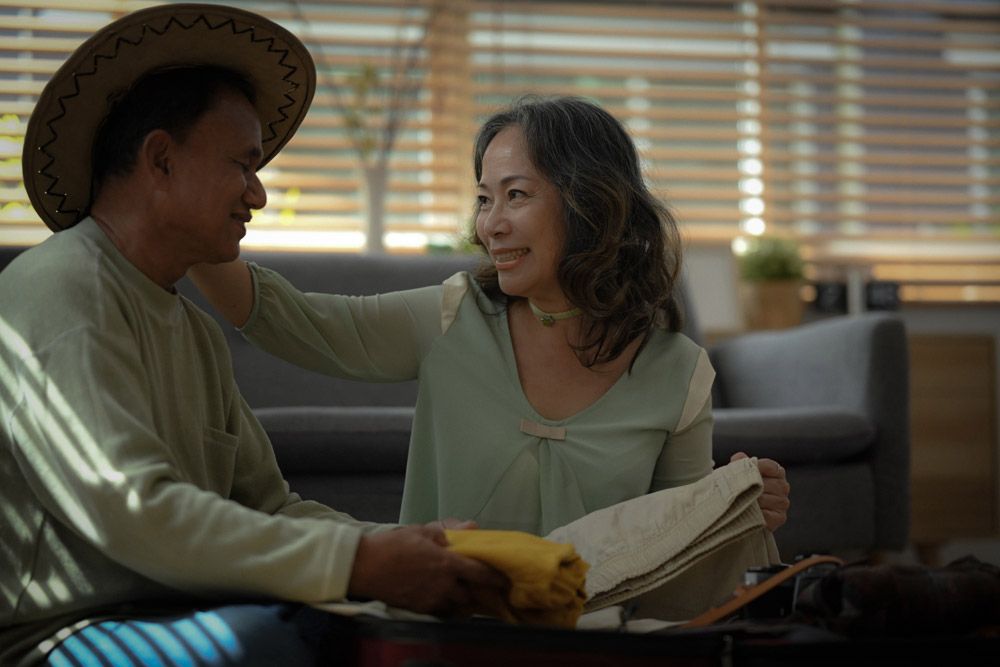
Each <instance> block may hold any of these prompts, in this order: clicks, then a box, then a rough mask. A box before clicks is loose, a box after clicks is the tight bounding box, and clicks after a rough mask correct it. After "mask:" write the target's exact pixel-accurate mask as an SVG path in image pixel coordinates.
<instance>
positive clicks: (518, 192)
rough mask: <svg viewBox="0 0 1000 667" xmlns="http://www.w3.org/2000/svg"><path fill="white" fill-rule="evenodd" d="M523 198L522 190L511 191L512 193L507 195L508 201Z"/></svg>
mask: <svg viewBox="0 0 1000 667" xmlns="http://www.w3.org/2000/svg"><path fill="white" fill-rule="evenodd" d="M523 196H524V192H522V191H521V190H511V191H510V192H508V193H507V199H510V200H514V199H520V198H521V197H523Z"/></svg>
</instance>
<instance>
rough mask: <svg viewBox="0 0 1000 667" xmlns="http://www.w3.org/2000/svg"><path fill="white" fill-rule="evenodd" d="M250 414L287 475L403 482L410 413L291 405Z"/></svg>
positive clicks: (400, 409) (410, 410)
mask: <svg viewBox="0 0 1000 667" xmlns="http://www.w3.org/2000/svg"><path fill="white" fill-rule="evenodd" d="M254 414H256V415H257V418H258V419H260V423H261V425H262V426H263V427H264V430H265V431H267V434H268V436H269V437H270V438H271V443H272V444H273V445H274V453H275V456H277V458H278V465H279V466H281V469H282V471H283V472H284V473H285V474H286V475H294V474H297V473H308V474H312V475H318V474H324V473H325V474H329V475H331V476H332V478H335V477H337V476H340V475H348V474H356V473H379V474H386V473H390V474H398V475H400V477H402V475H403V474H404V473H405V471H406V456H407V450H408V448H409V443H410V427H411V424H412V422H413V408H406V407H309V406H302V407H299V406H296V407H277V408H274V407H272V408H258V409H256V410H254ZM331 481H332V480H331Z"/></svg>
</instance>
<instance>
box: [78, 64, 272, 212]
mask: <svg viewBox="0 0 1000 667" xmlns="http://www.w3.org/2000/svg"><path fill="white" fill-rule="evenodd" d="M226 91H232V92H235V93H239V94H241V95H243V96H244V97H246V98H247V100H248V101H249V102H250V103H251V104H253V103H255V102H256V98H257V93H256V91H255V90H254V87H253V84H251V83H250V81H249V80H248V79H247V78H246V77H244V76H243V75H242V74H240V73H239V72H236V71H235V70H231V69H228V68H225V67H217V66H214V65H192V66H184V67H169V68H163V69H158V70H153V71H152V72H148V73H146V74H144V75H143V76H142V77H140V78H139V79H138V80H137V81H136V82H135V83H133V84H132V85H131V86H129V87H128V88H127V89H125V90H123V91H121V92H120V93H118V95H117V96H116V97H115V98H114V99H112V100H111V101H110V110H109V111H108V114H107V116H105V117H104V120H103V121H102V122H101V126H100V127H99V128H98V130H97V136H96V137H95V138H94V146H93V151H92V153H91V160H92V165H93V167H92V174H93V182H92V186H91V187H92V190H93V192H92V194H93V197H92V198H91V201H93V200H94V198H96V196H97V194H98V193H99V192H100V189H101V186H102V185H104V183H106V182H107V180H108V178H110V177H112V176H121V175H124V174H128V173H129V172H131V171H132V169H133V167H135V161H136V157H137V156H138V153H139V148H140V146H141V145H142V142H143V140H144V139H145V138H146V135H148V134H149V133H150V132H152V131H153V130H165V131H166V132H168V133H169V134H170V135H171V136H172V137H174V139H176V140H177V141H179V142H183V141H184V140H185V139H186V138H187V133H188V132H189V131H190V129H191V128H192V127H193V126H194V125H195V123H197V122H198V119H200V118H201V116H202V115H203V114H204V113H205V112H206V111H208V110H209V109H211V107H212V105H213V104H214V103H215V101H216V100H217V99H218V97H219V95H220V94H222V93H223V92H226Z"/></svg>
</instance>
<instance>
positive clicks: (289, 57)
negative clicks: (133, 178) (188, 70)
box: [22, 4, 316, 232]
mask: <svg viewBox="0 0 1000 667" xmlns="http://www.w3.org/2000/svg"><path fill="white" fill-rule="evenodd" d="M197 64H206V65H214V66H218V67H227V68H230V69H233V70H236V71H238V72H240V73H241V74H243V75H244V76H246V77H247V78H248V79H249V80H250V82H251V83H252V84H253V85H254V88H255V89H256V92H257V103H256V109H257V115H258V116H259V117H260V123H261V132H262V143H263V149H264V156H263V160H262V161H261V163H260V164H261V166H264V165H265V164H267V162H268V161H269V160H270V159H271V158H273V157H274V156H275V155H276V154H277V153H278V151H279V150H281V148H282V146H284V145H285V143H287V142H288V140H289V139H290V138H291V137H292V135H293V134H295V130H296V129H297V128H298V127H299V124H300V123H301V122H302V119H303V118H304V117H305V115H306V111H307V110H308V109H309V104H310V103H311V102H312V97H313V92H314V91H315V88H316V69H315V65H314V64H313V61H312V57H311V56H310V55H309V52H308V51H307V50H306V48H305V46H304V45H303V44H302V42H300V41H299V39H298V38H297V37H296V36H295V35H293V34H292V33H290V32H288V31H287V30H285V29H284V28H282V27H281V26H279V25H278V24H276V23H274V22H273V21H269V20H268V19H265V18H264V17H262V16H258V15H257V14H253V13H251V12H248V11H244V10H242V9H236V8H233V7H224V6H221V5H200V4H175V5H161V6H157V7H151V8H149V9H143V10H139V11H136V12H133V13H131V14H128V15H126V16H124V17H122V18H120V19H118V20H117V21H114V22H113V23H110V24H109V25H107V26H105V27H104V28H102V29H100V30H99V31H98V32H97V33H95V34H94V35H93V36H92V37H91V38H90V39H88V40H87V41H86V42H84V43H83V44H82V45H81V46H80V47H79V48H78V49H77V50H76V51H74V52H73V54H72V55H71V56H70V57H69V59H68V60H67V61H66V62H65V63H64V64H63V66H62V67H60V68H59V70H58V71H57V72H56V73H55V75H54V76H53V77H52V79H51V80H50V81H49V82H48V84H47V85H46V86H45V88H44V90H43V91H42V94H41V96H40V97H39V98H38V103H37V104H36V105H35V110H34V112H33V113H32V115H31V119H30V120H29V121H28V129H27V131H26V133H25V137H24V154H23V159H22V168H23V170H24V185H25V188H26V189H27V191H28V197H29V198H30V199H31V204H32V206H34V207H35V210H36V211H37V212H38V214H39V215H40V216H41V217H42V220H44V221H45V224H47V225H48V226H49V227H50V228H51V229H52V230H53V231H57V232H58V231H60V230H63V229H67V228H69V227H72V226H73V225H75V224H76V223H77V222H79V221H80V220H82V219H83V218H84V217H85V216H86V215H87V212H88V210H89V208H90V203H91V202H90V196H91V150H92V147H93V143H94V137H95V135H96V133H97V129H98V127H99V125H100V123H101V121H102V120H103V119H104V117H105V115H107V113H108V100H109V98H111V97H112V96H114V95H115V94H116V93H118V92H120V91H121V90H123V89H125V88H127V87H128V86H130V85H131V84H132V83H133V82H135V81H136V80H137V79H138V78H139V77H140V76H142V75H143V74H145V73H146V72H149V71H151V70H154V69H158V68H161V67H167V66H176V65H197Z"/></svg>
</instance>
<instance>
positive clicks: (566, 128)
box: [192, 98, 788, 535]
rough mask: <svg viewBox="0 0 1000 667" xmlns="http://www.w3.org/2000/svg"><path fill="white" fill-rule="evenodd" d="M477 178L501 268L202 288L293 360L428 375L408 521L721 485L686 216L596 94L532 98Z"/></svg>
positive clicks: (499, 129) (263, 276)
mask: <svg viewBox="0 0 1000 667" xmlns="http://www.w3.org/2000/svg"><path fill="white" fill-rule="evenodd" d="M475 172H476V179H477V184H478V210H477V213H476V228H475V238H474V240H475V242H476V243H478V244H479V245H480V246H482V248H483V250H484V252H485V254H486V257H487V259H488V260H489V261H488V262H487V263H486V264H485V265H484V267H483V268H482V269H481V270H480V271H479V272H478V273H477V274H476V275H475V276H471V275H469V274H466V273H459V274H456V275H455V276H453V277H452V278H450V279H448V280H447V281H445V283H444V284H443V285H439V286H433V287H427V288H422V289H417V290H410V291H405V292H397V293H391V294H384V295H379V296H373V297H345V296H337V295H321V294H308V295H307V294H302V293H300V292H299V291H298V290H296V289H295V288H294V287H292V286H291V285H290V284H288V283H287V282H286V281H284V280H283V279H282V278H281V277H280V276H278V275H277V274H275V273H273V272H271V271H268V270H266V269H263V268H261V267H257V266H253V265H251V266H250V270H249V271H247V269H246V268H244V267H245V265H244V264H243V263H236V264H230V265H223V266H220V267H200V268H199V269H198V270H197V271H195V272H192V278H193V279H194V280H195V282H196V283H197V284H198V285H199V287H200V288H201V289H202V291H204V292H205V293H206V296H208V298H209V299H210V300H211V301H212V302H213V303H214V304H215V305H216V307H218V308H219V309H220V310H221V311H222V312H223V314H224V315H225V316H226V317H227V318H228V319H229V320H230V321H231V322H233V323H234V324H235V325H237V326H242V327H243V332H244V333H245V334H246V336H247V337H248V338H249V339H250V340H251V341H253V342H254V343H256V344H257V345H259V346H261V347H263V348H264V349H265V350H267V351H269V352H271V353H273V354H276V355H277V356H280V357H282V358H284V359H286V360H288V361H291V362H293V363H296V364H299V365H301V366H304V367H306V368H311V369H313V370H317V371H320V372H325V373H329V374H332V375H337V376H339V377H347V378H354V379H363V380H376V381H392V380H408V379H413V378H419V381H420V382H419V385H420V390H419V394H418V398H417V404H416V413H415V418H414V423H413V434H412V439H411V444H410V453H409V460H408V465H407V476H406V485H405V490H404V498H403V507H402V513H401V517H400V518H401V521H402V522H403V523H419V522H426V521H430V520H434V519H437V518H439V517H443V516H461V517H464V518H471V519H474V520H476V521H477V522H478V523H479V525H480V526H482V527H484V528H503V529H516V530H524V531H528V532H533V533H536V534H543V535H544V534H547V533H548V532H549V531H551V530H552V529H553V528H556V527H558V526H560V525H564V524H566V523H568V522H570V521H572V520H574V519H577V518H579V517H581V516H583V515H584V514H587V513H589V512H591V511H594V510H596V509H600V508H602V507H607V506H609V505H612V504H615V503H618V502H621V501H623V500H627V499H630V498H634V497H637V496H639V495H642V494H645V493H648V492H650V491H656V490H660V489H663V488H668V487H673V486H680V485H683V484H687V483H690V482H693V481H695V480H697V479H700V478H701V477H703V476H705V475H707V474H708V473H709V472H710V470H711V469H712V458H711V429H712V417H711V401H710V390H711V385H712V380H713V377H714V371H712V369H711V366H710V364H709V362H708V358H707V355H706V353H705V351H704V350H702V349H701V348H699V347H698V346H697V345H695V344H694V343H693V342H692V341H691V340H689V339H688V338H686V337H685V336H684V335H683V334H681V333H679V329H680V325H681V315H680V312H679V307H678V302H677V280H678V274H679V270H680V265H681V245H680V241H679V236H678V232H677V228H676V223H675V222H674V220H673V218H672V216H671V215H670V214H669V212H668V211H667V210H666V209H665V208H664V207H663V206H662V205H661V204H660V203H659V202H658V201H657V200H656V198H655V197H653V195H652V194H651V193H650V192H649V190H648V189H647V188H646V186H645V184H644V183H643V179H642V174H641V169H640V165H639V159H638V155H637V154H636V150H635V147H634V145H633V143H632V141H631V139H630V138H629V136H628V134H627V133H626V132H625V130H624V128H623V127H622V126H621V125H620V124H619V123H618V122H617V121H616V120H615V119H614V118H613V117H612V116H610V115H609V114H608V113H607V112H605V111H603V110H602V109H600V108H599V107H597V106H595V105H593V104H590V103H588V102H585V101H583V100H579V99H574V98H559V99H554V100H533V99H532V100H525V101H522V102H520V103H518V104H516V105H514V106H513V107H511V108H510V109H509V110H507V111H505V112H502V113H499V114H497V115H495V116H493V117H492V118H490V119H489V120H488V121H487V122H486V123H485V124H484V125H483V126H482V128H481V129H480V132H479V134H478V137H477V139H476V144H475ZM332 261H336V260H332ZM737 456H742V455H737ZM759 465H760V469H761V473H762V475H763V476H764V478H765V490H764V494H763V495H762V496H761V499H760V505H761V507H762V509H763V510H764V514H765V522H766V524H767V526H768V528H770V529H771V530H774V529H775V528H777V527H778V526H780V525H781V524H783V523H784V521H785V517H786V511H787V508H788V485H787V483H786V482H785V478H784V470H783V469H782V468H781V466H779V465H778V464H777V463H775V462H773V461H769V460H762V461H761V462H760V463H759Z"/></svg>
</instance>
